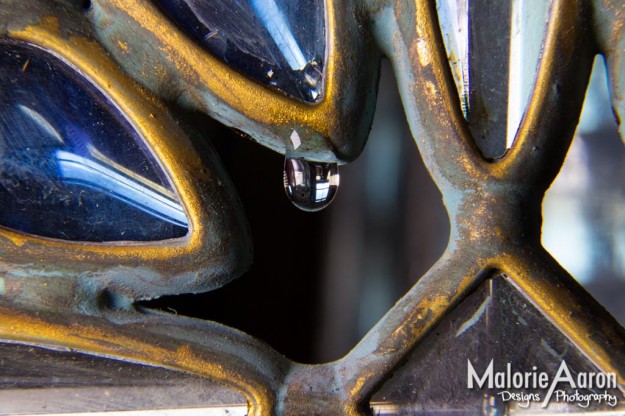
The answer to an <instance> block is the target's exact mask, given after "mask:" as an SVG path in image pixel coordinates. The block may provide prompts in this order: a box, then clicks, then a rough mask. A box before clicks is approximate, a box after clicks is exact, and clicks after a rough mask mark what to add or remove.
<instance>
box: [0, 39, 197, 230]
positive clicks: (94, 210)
mask: <svg viewBox="0 0 625 416" xmlns="http://www.w3.org/2000/svg"><path fill="white" fill-rule="evenodd" d="M0 207H1V209H0V225H1V226H4V227H7V228H11V229H14V230H18V231H22V232H26V233H30V234H35V235H39V236H44V237H51V238H57V239H63V240H72V241H89V242H105V241H154V240H164V239H169V238H177V237H182V236H184V235H186V234H187V232H188V222H189V221H188V219H187V216H186V214H185V211H184V209H183V207H182V204H181V203H180V200H179V199H178V197H177V196H176V195H175V193H174V191H173V189H172V187H171V185H170V184H169V181H168V179H167V177H166V175H165V173H164V172H163V170H162V169H161V167H160V166H159V164H158V162H157V161H156V159H155V158H154V156H153V155H152V153H151V152H150V150H149V149H148V147H147V145H146V144H145V142H144V141H143V139H142V138H141V137H140V136H139V134H138V133H137V131H136V130H135V129H134V128H133V127H132V126H131V125H130V124H129V123H128V121H127V120H126V118H125V117H124V116H123V115H122V114H121V113H120V111H119V109H118V108H117V107H116V106H115V105H114V104H113V103H112V102H111V101H110V100H109V99H108V98H107V97H106V96H105V95H104V94H103V93H102V92H100V91H99V90H98V89H97V88H96V87H95V86H94V85H93V84H92V83H90V82H89V81H88V80H86V79H85V77H83V76H82V75H81V74H79V73H78V72H77V71H76V70H74V69H73V68H71V67H70V66H68V65H67V64H65V63H64V62H62V61H61V60H59V59H58V58H56V57H54V56H52V55H51V54H49V53H47V52H44V51H43V50H41V49H38V48H36V47H34V46H30V45H27V44H17V43H0Z"/></svg>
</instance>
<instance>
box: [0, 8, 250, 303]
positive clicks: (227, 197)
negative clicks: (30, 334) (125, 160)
mask: <svg viewBox="0 0 625 416" xmlns="http://www.w3.org/2000/svg"><path fill="white" fill-rule="evenodd" d="M0 6H1V8H0V34H1V36H3V37H4V38H10V39H12V40H15V41H21V42H27V43H31V44H34V45H37V46H38V47H41V48H44V49H46V50H47V51H49V52H51V53H52V54H54V55H56V56H57V57H59V58H61V59H62V60H64V61H66V62H69V63H70V64H71V66H72V67H74V68H75V69H76V70H77V71H78V72H79V73H81V74H83V75H84V76H85V77H86V78H87V79H88V80H89V81H90V82H91V83H93V84H94V85H95V86H96V87H98V88H99V89H101V91H102V92H103V93H104V94H105V95H106V96H107V97H108V98H109V99H110V100H111V101H112V102H113V103H114V104H115V105H117V106H118V108H119V110H120V111H121V112H122V113H123V114H124V115H125V117H127V119H128V121H129V122H130V124H131V125H132V126H133V127H134V128H135V129H136V130H137V132H138V133H139V135H141V136H142V137H143V139H144V140H145V141H146V143H147V144H148V146H150V147H151V150H152V151H153V152H154V156H155V157H156V158H157V159H158V160H159V162H160V164H161V166H162V167H163V168H164V169H163V170H164V171H165V172H166V173H167V175H168V176H169V179H170V181H171V183H172V185H173V187H174V188H175V189H176V191H177V193H178V194H179V196H180V199H181V202H182V204H183V206H184V208H185V210H186V212H187V215H188V217H189V222H190V224H189V225H190V232H189V234H188V235H187V236H185V237H183V238H179V239H173V240H167V241H160V242H146V243H132V244H129V243H118V244H94V243H85V244H82V243H72V242H64V241H60V240H53V239H46V238H41V237H36V236H32V235H27V234H23V233H19V232H15V231H12V230H9V229H6V228H1V229H0V269H2V270H4V272H5V273H7V278H9V279H10V278H11V277H16V278H17V279H18V280H20V276H24V275H27V276H30V277H32V278H37V277H42V278H45V277H46V276H48V277H49V276H65V277H68V278H71V279H73V280H72V283H71V285H74V284H75V285H78V286H82V287H84V289H85V291H92V292H100V291H102V290H104V288H106V287H109V288H112V289H113V290H114V291H115V292H117V293H119V294H121V295H124V296H128V297H143V298H146V297H153V296H159V295H162V294H164V293H188V292H197V291H201V290H210V289H213V288H215V287H219V286H221V285H222V284H223V283H224V282H226V281H229V280H231V279H232V278H234V277H236V276H238V275H239V274H240V273H242V271H243V270H245V268H246V267H247V266H248V265H249V262H250V260H251V251H250V248H249V234H248V230H247V225H246V222H245V219H244V218H243V216H242V210H241V206H240V202H239V201H238V199H237V196H236V192H235V191H234V190H233V188H232V186H231V184H230V181H229V180H228V179H227V178H226V176H225V174H224V172H223V170H222V168H221V166H220V162H219V161H218V160H217V157H216V155H214V153H208V155H207V156H206V157H205V158H204V159H201V158H200V157H199V156H198V154H197V152H196V151H195V149H194V147H193V144H192V142H191V139H190V137H191V136H192V135H193V132H187V131H185V130H184V129H183V128H181V127H179V126H178V125H177V123H176V121H175V120H174V119H173V118H172V117H171V116H170V115H169V113H168V112H167V111H166V108H165V106H164V105H163V104H162V103H160V102H159V101H158V100H157V99H156V98H155V97H154V96H152V95H150V94H149V93H148V92H147V91H145V90H144V89H142V88H140V87H139V86H138V85H137V84H136V83H135V82H134V81H133V80H132V79H130V78H128V77H127V76H126V75H124V74H123V73H122V72H121V71H120V70H119V69H118V67H117V66H116V65H115V63H114V62H113V61H112V60H111V59H110V57H109V56H108V55H107V53H106V52H105V51H104V50H103V49H102V48H101V47H100V46H99V45H98V44H97V43H96V42H95V41H94V39H93V37H92V35H91V34H90V33H91V30H90V28H89V26H88V25H87V24H86V20H85V19H84V17H83V16H82V14H80V11H76V10H73V9H68V10H64V9H63V8H61V6H60V5H59V4H56V5H55V4H54V3H53V2H33V3H31V4H25V3H24V2H21V1H16V2H8V1H5V2H2V3H0ZM54 283H57V282H54Z"/></svg>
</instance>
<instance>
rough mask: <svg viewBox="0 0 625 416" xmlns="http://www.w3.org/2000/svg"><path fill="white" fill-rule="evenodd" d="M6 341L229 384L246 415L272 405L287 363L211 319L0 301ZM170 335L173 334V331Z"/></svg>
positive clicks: (0, 328) (0, 327) (262, 411)
mask: <svg viewBox="0 0 625 416" xmlns="http://www.w3.org/2000/svg"><path fill="white" fill-rule="evenodd" d="M0 315H1V316H2V318H1V319H0V334H1V335H2V338H3V339H5V340H11V341H15V342H21V343H26V344H34V345H51V346H57V347H61V348H71V349H73V350H75V351H80V352H85V353H88V354H92V355H98V356H104V357H113V358H116V359H121V360H124V361H129V362H135V363H140V364H146V365H152V366H156V367H163V368H168V369H172V370H176V371H182V372H187V373H191V374H195V375H198V376H202V377H207V378H210V379H212V380H214V381H218V382H221V383H223V384H226V385H229V386H232V387H234V388H236V389H237V390H239V391H241V392H242V393H243V394H244V395H245V396H246V397H247V398H248V400H249V403H250V405H251V411H250V413H249V414H250V415H261V414H266V413H267V412H268V411H269V409H273V408H274V406H275V404H276V399H275V392H276V391H278V390H279V387H280V385H281V382H282V380H283V377H284V374H285V373H286V372H287V370H288V367H289V362H288V361H287V360H286V359H285V358H284V357H282V356H280V355H279V354H277V353H275V352H274V351H273V350H271V348H269V347H268V346H266V345H264V344H262V343H261V342H259V341H257V340H255V339H253V338H251V337H249V336H247V335H245V334H243V333H241V332H239V331H237V330H234V329H230V328H227V327H224V326H222V325H220V324H216V323H212V322H203V321H198V320H193V319H190V318H181V317H174V316H166V315H163V316H154V315H148V316H146V315H138V314H133V313H123V314H121V315H119V314H118V316H117V320H123V322H118V323H111V322H110V321H108V320H106V319H102V318H94V317H86V316H76V315H73V316H68V315H62V314H58V313H57V314H55V313H51V312H48V313H46V314H45V315H43V316H42V315H41V314H39V313H37V312H35V311H24V310H22V311H15V307H14V306H13V305H10V304H9V305H7V304H6V302H5V301H4V302H2V304H1V305H0ZM172 334H175V335H172Z"/></svg>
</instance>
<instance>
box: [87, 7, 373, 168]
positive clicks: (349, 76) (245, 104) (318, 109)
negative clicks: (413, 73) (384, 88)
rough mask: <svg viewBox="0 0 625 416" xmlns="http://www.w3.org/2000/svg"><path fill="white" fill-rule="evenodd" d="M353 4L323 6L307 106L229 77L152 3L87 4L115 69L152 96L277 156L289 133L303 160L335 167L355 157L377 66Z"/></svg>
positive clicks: (367, 116) (364, 128)
mask: <svg viewBox="0 0 625 416" xmlns="http://www.w3.org/2000/svg"><path fill="white" fill-rule="evenodd" d="M357 3H358V2H357V1H354V0H348V1H339V2H332V1H327V2H326V4H327V12H326V13H327V27H326V32H327V42H326V45H327V46H326V48H327V51H326V56H327V62H326V67H327V70H326V75H325V82H324V92H323V98H322V99H321V100H320V101H319V102H318V103H316V104H314V105H310V104H304V103H301V102H298V101H297V100H293V99H290V98H288V97H286V96H285V95H283V94H282V93H280V92H277V91H274V90H272V89H269V88H265V87H263V86H261V85H259V84H257V83H255V82H251V81H250V80H249V79H247V78H246V77H244V76H243V75H241V74H239V73H237V72H236V71H233V70H231V69H230V68H229V67H228V66H227V65H225V64H224V63H223V62H221V61H220V60H219V59H217V58H215V57H213V56H212V55H211V54H209V53H208V52H207V51H206V50H204V49H203V48H202V47H201V46H199V45H197V44H196V43H194V42H190V41H189V39H188V38H187V36H186V35H185V34H184V33H183V32H182V31H181V30H180V29H179V28H178V27H177V26H176V25H174V24H173V23H171V22H170V21H169V20H168V19H167V18H166V17H165V16H164V15H163V14H162V13H161V12H160V11H159V10H158V9H157V8H156V6H154V5H153V4H152V3H151V2H146V1H141V0H112V1H111V0H94V1H93V2H92V8H91V10H90V12H89V17H90V19H91V20H92V21H93V22H94V26H95V30H96V32H97V34H98V36H99V39H100V41H101V42H102V44H103V45H105V46H106V47H107V49H108V50H109V52H110V53H111V54H112V55H113V56H114V57H115V58H116V59H117V60H118V62H119V63H120V65H122V66H123V67H124V68H125V69H126V71H128V73H130V74H131V75H132V76H134V77H135V78H136V79H138V80H139V81H140V82H142V83H143V84H144V85H146V86H147V87H148V88H149V89H151V90H153V91H155V92H156V93H157V94H158V95H160V96H163V97H165V98H167V99H169V100H174V101H177V102H179V103H180V104H182V105H185V106H189V107H192V108H195V109H199V110H201V111H203V112H206V113H207V114H209V115H210V116H212V117H213V118H215V119H217V120H219V121H221V122H223V123H224V124H226V125H229V126H232V127H234V128H237V129H240V130H242V131H244V132H245V133H247V134H249V135H250V136H251V137H252V138H253V139H255V140H256V141H258V142H259V143H261V144H263V145H265V146H267V147H270V148H272V149H274V150H276V151H278V152H280V153H284V152H285V141H286V140H288V138H289V136H290V135H291V132H292V131H293V130H294V129H295V130H297V131H298V133H299V135H300V137H301V138H302V145H301V147H300V148H299V149H298V151H299V152H301V154H302V155H304V156H306V157H307V158H309V159H311V160H318V161H326V162H329V161H339V162H342V161H350V160H353V159H354V158H355V157H356V156H358V154H359V153H360V151H361V150H362V148H363V146H364V144H365V141H366V138H367V136H368V133H369V128H370V126H371V121H372V119H373V106H374V104H375V91H376V89H375V88H374V84H375V82H376V80H377V77H378V62H379V59H380V56H379V52H378V50H377V48H375V47H373V45H372V42H371V38H370V36H369V35H368V34H367V32H366V31H365V30H364V28H365V25H364V24H363V23H364V22H363V21H364V20H365V18H364V17H363V16H362V15H361V14H360V13H359V11H360V9H361V8H360V7H359V5H358V4H357ZM129 28H130V30H132V36H127V31H128V30H129ZM354 65H358V71H354V68H353V67H354Z"/></svg>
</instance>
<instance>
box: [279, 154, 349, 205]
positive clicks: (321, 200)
mask: <svg viewBox="0 0 625 416" xmlns="http://www.w3.org/2000/svg"><path fill="white" fill-rule="evenodd" d="M338 187H339V167H338V165H337V164H336V163H321V162H309V161H307V160H304V159H302V158H289V157H287V158H286V159H285V161H284V190H285V191H286V194H287V195H288V197H289V199H290V200H291V202H293V204H294V205H295V206H296V207H298V208H299V209H301V210H303V211H319V210H321V209H323V208H325V207H327V206H328V205H330V202H332V200H333V199H334V196H335V195H336V191H337V189H338Z"/></svg>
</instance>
